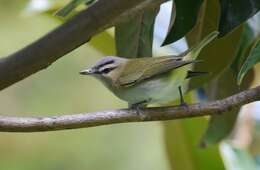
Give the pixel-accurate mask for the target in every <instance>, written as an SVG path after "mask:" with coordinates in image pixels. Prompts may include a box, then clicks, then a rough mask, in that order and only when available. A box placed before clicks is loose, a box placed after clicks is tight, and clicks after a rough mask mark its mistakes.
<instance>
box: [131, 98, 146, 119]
mask: <svg viewBox="0 0 260 170" xmlns="http://www.w3.org/2000/svg"><path fill="white" fill-rule="evenodd" d="M149 101H150V100H144V101H141V102H138V103H134V104H129V108H131V109H135V110H136V111H137V115H138V116H139V117H140V118H141V119H142V120H143V119H145V115H143V114H142V112H141V111H140V110H141V109H142V108H146V106H147V104H148V102H149Z"/></svg>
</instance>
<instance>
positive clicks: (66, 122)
mask: <svg viewBox="0 0 260 170" xmlns="http://www.w3.org/2000/svg"><path fill="white" fill-rule="evenodd" d="M257 100H260V86H258V87H256V88H253V89H250V90H246V91H243V92H240V93H238V94H235V95H233V96H230V97H227V98H225V99H222V100H217V101H214V102H209V103H202V104H191V105H189V106H175V107H154V108H146V109H142V110H139V112H137V111H136V110H133V109H120V110H110V111H102V112H95V113H82V114H75V115H63V116H52V117H8V116H0V131H2V132H39V131H54V130H63V129H76V128H84V127H93V126H101V125H108V124H115V123H126V122H144V121H159V120H173V119H181V118H190V117H198V116H206V115H216V114H221V113H224V112H226V111H229V110H232V109H234V108H237V107H240V106H242V105H244V104H247V103H250V102H253V101H257Z"/></svg>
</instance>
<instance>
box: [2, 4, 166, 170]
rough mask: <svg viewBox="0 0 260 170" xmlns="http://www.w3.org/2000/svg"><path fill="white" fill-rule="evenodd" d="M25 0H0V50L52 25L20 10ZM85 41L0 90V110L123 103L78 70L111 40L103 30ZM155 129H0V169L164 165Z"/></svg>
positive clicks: (74, 109) (37, 111)
mask: <svg viewBox="0 0 260 170" xmlns="http://www.w3.org/2000/svg"><path fill="white" fill-rule="evenodd" d="M27 2H28V1H21V0H16V1H15V0H12V1H10V0H0V4H1V5H0V9H1V10H0V20H1V23H0V37H1V40H0V43H1V48H0V56H6V55H8V54H10V53H12V52H13V51H16V50H17V49H20V48H22V47H24V46H26V45H27V44H29V43H31V42H32V41H34V40H36V39H37V38H39V37H40V36H42V35H44V34H45V33H47V32H49V31H50V30H52V29H53V28H55V27H56V26H58V25H59V24H60V21H59V20H57V19H54V18H53V17H52V16H50V15H46V14H45V13H44V14H39V15H31V16H26V17H25V16H23V15H22V14H21V13H22V9H24V7H25V6H26V4H27ZM89 44H90V45H83V46H81V47H80V48H78V49H77V50H75V51H73V52H71V53H70V54H68V55H66V56H65V57H63V58H62V59H60V60H58V61H57V62H56V63H54V64H53V65H52V66H50V67H49V68H48V69H46V70H43V71H41V72H39V73H37V74H35V75H34V76H31V77H30V78H27V79H26V80H23V81H21V82H19V83H17V84H15V85H13V86H12V87H10V88H8V89H5V90H4V91H2V92H1V93H0V101H1V113H2V114H8V115H20V116H23V115H27V116H29V115H30V116H37V115H57V114H66V113H79V112H91V111H97V110H105V109H108V108H121V107H126V104H124V103H123V102H120V101H119V100H118V99H117V98H116V97H114V96H113V95H112V94H111V93H110V92H109V91H108V90H107V89H105V87H103V86H102V84H101V83H98V81H96V80H95V79H92V78H86V77H81V76H80V75H79V74H78V72H79V71H80V70H82V69H83V68H84V67H86V65H91V64H92V63H94V62H95V61H96V60H97V59H98V58H100V57H101V56H103V55H107V54H108V53H110V54H114V39H112V38H111V35H109V34H108V33H107V32H106V33H102V34H100V35H99V36H96V37H94V38H93V39H92V40H91V42H90V43H89ZM94 46H95V48H93V47H94ZM103 52H105V53H103ZM97 103H98V104H97ZM162 135H163V134H162V128H161V125H160V124H159V123H156V122H155V123H144V124H140V123H132V124H120V125H113V126H104V127H96V128H89V129H81V130H69V131H62V132H45V133H33V134H30V133H28V134H19V133H1V140H0V143H1V147H0V152H1V156H0V169H4V170H34V169H38V170H41V169H42V170H45V169H49V170H59V169H64V170H66V169H68V170H69V169H70V170H71V169H74V170H83V169H94V170H103V169H107V170H108V169H111V170H122V169H124V170H128V169H129V170H130V169H131V170H132V169H136V170H143V169H151V170H158V169H169V167H168V162H167V157H166V155H165V153H164V141H163V137H162Z"/></svg>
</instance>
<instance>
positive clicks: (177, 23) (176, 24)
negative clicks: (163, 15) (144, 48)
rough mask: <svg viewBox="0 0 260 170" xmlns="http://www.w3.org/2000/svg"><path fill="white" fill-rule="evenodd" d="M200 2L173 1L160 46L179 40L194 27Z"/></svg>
mask: <svg viewBox="0 0 260 170" xmlns="http://www.w3.org/2000/svg"><path fill="white" fill-rule="evenodd" d="M202 2H203V0H174V4H173V5H172V6H173V8H172V14H171V15H172V17H171V23H170V25H169V30H168V33H167V36H166V38H165V40H164V42H163V44H162V46H163V45H167V44H170V43H173V42H175V41H177V40H179V39H181V38H182V37H184V36H185V35H186V34H187V33H188V32H189V31H190V30H191V29H192V28H193V27H194V25H195V24H196V21H197V17H198V13H199V10H200V7H201V4H202Z"/></svg>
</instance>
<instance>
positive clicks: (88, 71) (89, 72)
mask: <svg viewBox="0 0 260 170" xmlns="http://www.w3.org/2000/svg"><path fill="white" fill-rule="evenodd" d="M96 73H97V71H96V70H95V69H93V68H90V69H86V70H82V71H81V72H79V74H81V75H91V74H96Z"/></svg>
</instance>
